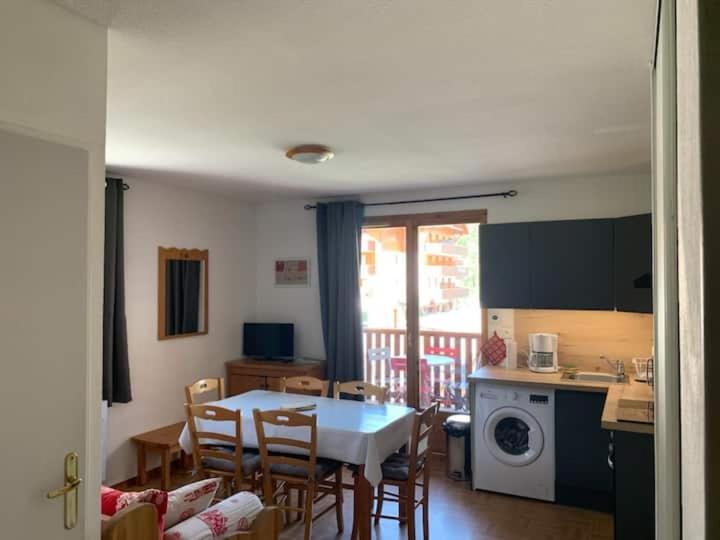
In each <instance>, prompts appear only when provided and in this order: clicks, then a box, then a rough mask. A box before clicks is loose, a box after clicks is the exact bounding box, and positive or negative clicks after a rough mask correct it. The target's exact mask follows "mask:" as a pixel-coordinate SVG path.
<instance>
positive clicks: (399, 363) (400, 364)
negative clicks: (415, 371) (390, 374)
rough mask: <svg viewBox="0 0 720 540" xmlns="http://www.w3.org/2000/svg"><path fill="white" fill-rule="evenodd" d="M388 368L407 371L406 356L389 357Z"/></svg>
mask: <svg viewBox="0 0 720 540" xmlns="http://www.w3.org/2000/svg"><path fill="white" fill-rule="evenodd" d="M390 369H392V370H393V371H407V358H402V357H398V356H395V357H393V358H391V359H390Z"/></svg>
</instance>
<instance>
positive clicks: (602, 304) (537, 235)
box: [530, 219, 615, 310]
mask: <svg viewBox="0 0 720 540" xmlns="http://www.w3.org/2000/svg"><path fill="white" fill-rule="evenodd" d="M530 261H531V265H532V270H531V291H532V307H533V308H535V309H598V310H612V309H614V307H615V298H614V296H615V295H614V289H613V220H611V219H581V220H573V221H542V222H538V223H532V224H531V226H530Z"/></svg>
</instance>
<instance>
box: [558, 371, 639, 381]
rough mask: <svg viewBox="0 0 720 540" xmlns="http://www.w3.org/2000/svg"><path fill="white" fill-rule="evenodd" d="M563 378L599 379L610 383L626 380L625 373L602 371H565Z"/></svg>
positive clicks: (577, 379) (578, 379) (579, 379)
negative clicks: (616, 373)
mask: <svg viewBox="0 0 720 540" xmlns="http://www.w3.org/2000/svg"><path fill="white" fill-rule="evenodd" d="M563 379H572V380H575V381H597V382H608V383H619V382H625V375H614V374H613V373H602V372H599V371H577V372H572V371H570V372H567V371H566V372H565V373H563Z"/></svg>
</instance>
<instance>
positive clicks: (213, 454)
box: [185, 404, 261, 493]
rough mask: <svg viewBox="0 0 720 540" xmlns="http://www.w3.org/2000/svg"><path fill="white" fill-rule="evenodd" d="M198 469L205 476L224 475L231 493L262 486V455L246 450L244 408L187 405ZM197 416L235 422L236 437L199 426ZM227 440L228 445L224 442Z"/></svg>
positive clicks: (223, 477)
mask: <svg viewBox="0 0 720 540" xmlns="http://www.w3.org/2000/svg"><path fill="white" fill-rule="evenodd" d="M185 410H186V413H187V419H188V429H189V430H190V441H191V443H192V449H193V461H194V462H195V468H196V469H197V470H198V471H199V473H200V475H201V476H202V477H203V478H211V477H220V478H222V479H223V481H224V482H225V486H226V488H229V490H228V493H235V492H237V491H241V490H242V489H243V487H244V486H246V485H249V491H253V492H254V491H256V490H257V487H258V471H259V470H260V465H261V462H260V455H259V454H258V453H257V452H253V451H248V450H245V449H243V441H242V411H231V410H229V409H224V408H222V407H218V406H216V405H190V404H187V405H185ZM196 419H201V420H204V421H206V422H235V436H230V435H226V434H224V433H216V432H213V431H212V430H208V429H203V430H202V431H200V430H199V429H198V427H197V422H196ZM222 443H227V444H222Z"/></svg>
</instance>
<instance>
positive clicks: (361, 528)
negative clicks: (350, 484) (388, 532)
mask: <svg viewBox="0 0 720 540" xmlns="http://www.w3.org/2000/svg"><path fill="white" fill-rule="evenodd" d="M372 493H373V490H372V487H371V486H370V482H368V480H367V478H365V466H364V465H360V467H358V478H357V490H356V493H355V504H354V507H355V523H356V524H357V531H358V538H359V540H370V535H371V528H370V514H371V509H372V503H373V501H372Z"/></svg>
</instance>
